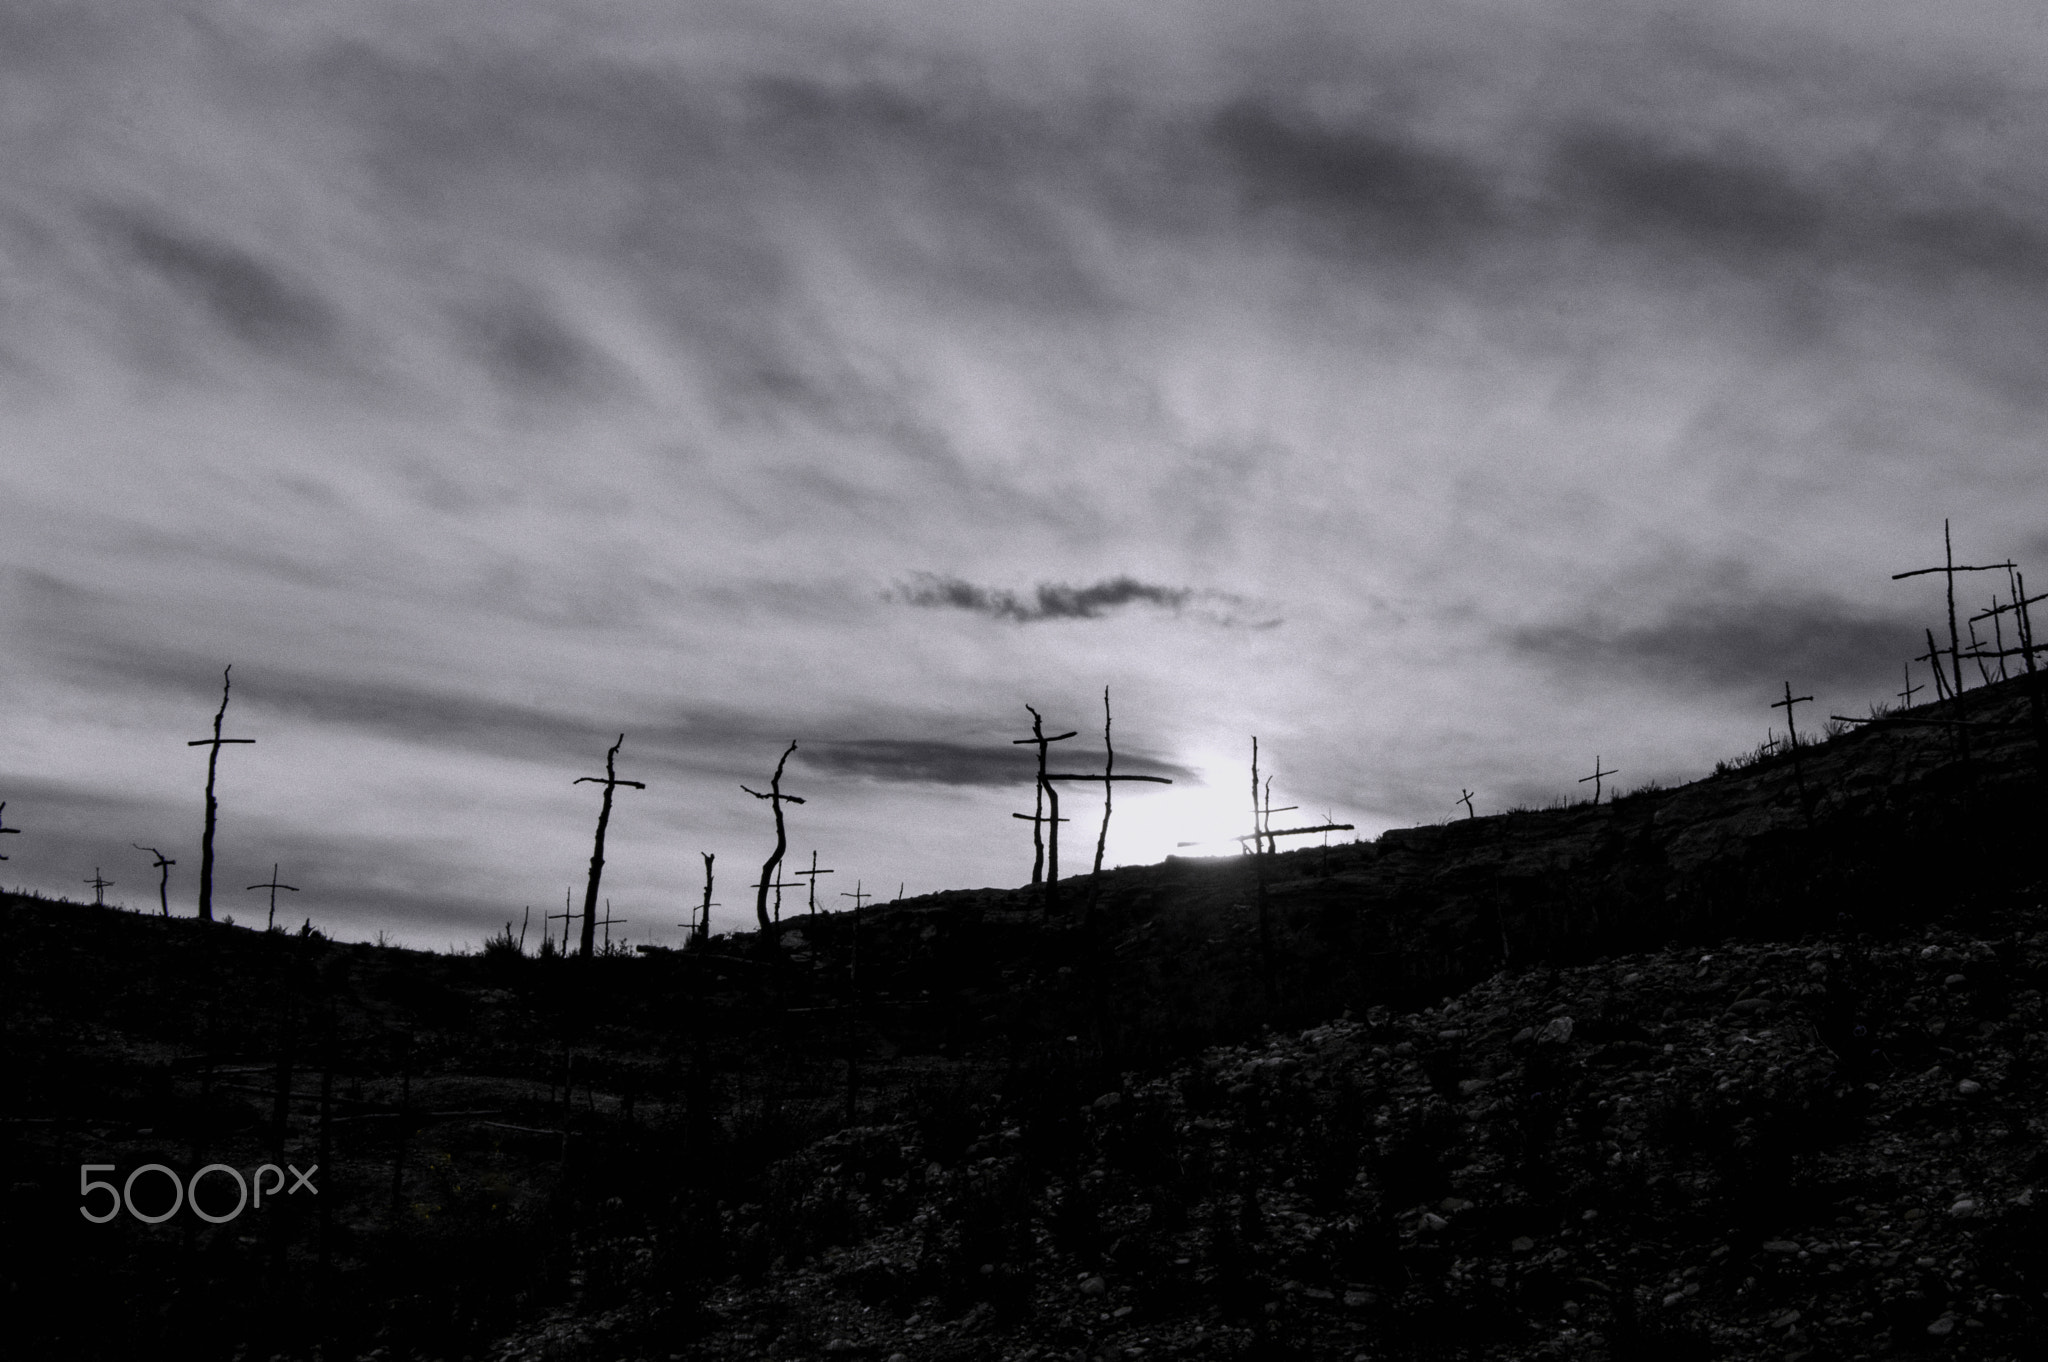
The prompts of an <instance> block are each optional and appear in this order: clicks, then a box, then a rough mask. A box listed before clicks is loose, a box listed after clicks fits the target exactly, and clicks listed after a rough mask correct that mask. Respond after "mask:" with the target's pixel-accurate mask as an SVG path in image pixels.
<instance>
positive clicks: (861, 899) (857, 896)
mask: <svg viewBox="0 0 2048 1362" xmlns="http://www.w3.org/2000/svg"><path fill="white" fill-rule="evenodd" d="M839 897H840V898H843V899H852V900H853V911H854V912H856V913H858V912H859V911H860V908H861V905H862V904H863V903H865V902H867V901H868V900H869V899H871V898H873V897H874V895H873V894H866V893H862V892H861V887H860V881H859V880H855V881H854V882H853V892H852V893H851V894H841V895H840V896H839Z"/></svg>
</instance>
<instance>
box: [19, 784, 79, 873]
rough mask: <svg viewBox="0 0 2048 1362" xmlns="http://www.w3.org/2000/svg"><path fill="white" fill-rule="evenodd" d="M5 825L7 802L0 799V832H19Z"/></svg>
mask: <svg viewBox="0 0 2048 1362" xmlns="http://www.w3.org/2000/svg"><path fill="white" fill-rule="evenodd" d="M6 823H7V801H6V800H4V799H0V832H20V831H21V829H20V828H10V827H7V826H6ZM6 859H7V858H6V857H5V856H0V861H4V860H6ZM94 873H95V874H97V873H98V872H94Z"/></svg>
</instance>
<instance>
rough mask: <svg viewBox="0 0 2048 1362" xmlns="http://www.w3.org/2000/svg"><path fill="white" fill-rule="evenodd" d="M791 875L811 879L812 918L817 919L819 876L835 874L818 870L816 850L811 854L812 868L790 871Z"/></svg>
mask: <svg viewBox="0 0 2048 1362" xmlns="http://www.w3.org/2000/svg"><path fill="white" fill-rule="evenodd" d="M789 873H790V874H792V875H805V876H808V877H809V878H810V882H811V895H810V898H811V916H812V917H816V916H817V915H818V876H820V875H830V874H832V873H833V872H832V871H831V870H820V869H818V853H817V851H816V850H815V849H814V850H813V851H812V852H811V868H810V869H809V870H792V871H790V872H789Z"/></svg>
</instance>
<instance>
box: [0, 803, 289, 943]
mask: <svg viewBox="0 0 2048 1362" xmlns="http://www.w3.org/2000/svg"><path fill="white" fill-rule="evenodd" d="M5 807H7V806H6V805H4V804H0V808H5ZM7 831H9V832H12V831H14V829H12V828H9V829H7ZM128 845H129V846H131V847H134V848H135V849H136V850H137V851H146V852H148V853H149V854H150V855H152V856H154V857H156V863H155V864H154V865H152V866H151V867H150V868H151V869H152V870H155V871H157V872H158V876H157V882H156V900H157V906H158V907H160V908H162V909H163V913H164V916H165V917H169V916H170V915H171V892H170V890H171V867H172V866H174V865H176V864H177V862H176V861H167V860H165V859H164V854H163V853H162V852H161V851H158V850H157V849H156V848H155V847H146V846H144V845H142V844H141V843H140V842H130V843H129V844H128ZM271 873H272V874H273V875H275V873H276V872H275V871H273V872H271Z"/></svg>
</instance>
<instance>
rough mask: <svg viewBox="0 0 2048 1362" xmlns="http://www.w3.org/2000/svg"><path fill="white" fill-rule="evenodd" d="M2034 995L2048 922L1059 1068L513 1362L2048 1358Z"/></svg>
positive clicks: (546, 1335) (813, 1153) (1766, 947)
mask: <svg viewBox="0 0 2048 1362" xmlns="http://www.w3.org/2000/svg"><path fill="white" fill-rule="evenodd" d="M2036 906H2038V905H2036ZM2008 925H2010V924H2008ZM2042 925H2043V926H2044V927H2048V919H2043V920H2042ZM2044 981H2048V930H2040V931H2026V930H2024V928H2023V927H2022V929H2020V930H2011V931H2004V932H2001V933H1999V934H1997V935H1995V936H1989V937H1979V936H1975V935H1971V934H1967V933H1964V932H1959V931H1956V930H1953V929H1950V928H1944V927H1931V928H1927V929H1924V930H1920V931H1917V932H1913V933H1910V934H1907V935H1904V936H1900V937H1896V938H1893V939H1889V940H1883V941H1878V940H1873V939H1870V938H1869V937H1865V936H1858V935H1855V934H1852V933H1843V934H1834V935H1828V936H1821V937H1811V938H1807V939H1804V940H1799V941H1788V942H1781V943H1765V942H1729V943H1726V944H1724V945H1720V946H1716V947H1713V948H1698V947H1688V948H1673V949H1669V950H1664V951H1659V952H1654V953H1647V954H1640V955H1629V956H1621V957H1615V958H1611V959H1606V960H1601V961H1598V962H1596V963H1592V964H1588V965H1584V966H1581V967H1575V968H1555V969H1552V968H1537V969H1532V970H1528V971H1524V972H1503V973H1501V974H1499V975H1496V976H1495V977H1493V978H1491V979H1489V980H1487V981H1485V982H1484V983H1482V984H1480V985H1479V986H1477V987H1475V988H1473V989H1471V990H1469V991H1468V992H1466V993H1465V994H1463V995H1462V996H1460V997H1457V998H1452V999H1446V1000H1444V1001H1443V1002H1442V1003H1441V1004H1440V1005H1438V1006H1435V1007H1431V1008H1427V1009H1425V1010H1421V1011H1416V1012H1410V1013H1406V1014H1402V1015H1389V1014H1388V1013H1386V1012H1385V1011H1384V1010H1382V1009H1372V1010H1370V1011H1368V1012H1367V1013H1366V1014H1365V1015H1363V1016H1354V1017H1346V1018H1344V1019H1341V1020H1334V1021H1331V1022H1329V1023H1327V1024H1325V1025H1321V1026H1317V1027H1314V1028H1311V1029H1308V1030H1305V1031H1301V1032H1299V1033H1294V1034H1286V1035H1271V1036H1269V1037H1267V1038H1266V1039H1264V1040H1263V1041H1262V1042H1261V1043H1256V1044H1247V1045H1240V1046H1228V1047H1222V1048H1215V1049H1211V1050H1208V1051H1207V1052H1205V1053H1204V1054H1202V1055H1201V1056H1200V1058H1199V1059H1198V1060H1194V1061H1192V1062H1187V1063H1183V1064H1180V1065H1177V1066H1174V1067H1172V1068H1169V1069H1166V1070H1164V1071H1161V1072H1155V1073H1149V1074H1138V1073H1132V1074H1127V1075H1125V1076H1124V1077H1123V1080H1122V1082H1121V1083H1120V1084H1119V1085H1118V1086H1116V1087H1114V1088H1110V1089H1108V1090H1105V1091H1101V1092H1076V1091H1071V1090H1067V1091H1062V1090H1061V1074H1060V1072H1059V1070H1058V1066H1057V1065H1048V1066H1042V1067H1041V1068H1039V1069H1038V1070H1036V1071H1031V1072H1023V1073H1020V1074H1019V1075H1018V1076H1017V1077H1016V1078H1015V1079H1014V1081H1012V1082H1011V1083H1010V1084H1009V1085H1008V1089H1007V1092H1006V1093H1005V1094H1003V1095H1000V1096H994V1097H991V1098H989V1099H988V1100H987V1101H985V1102H981V1103H973V1102H971V1101H965V1100H964V1099H963V1101H964V1105H963V1106H962V1107H960V1108H959V1109H955V1110H945V1109H941V1108H935V1107H932V1106H927V1107H926V1108H925V1109H923V1110H922V1111H921V1112H919V1113H914V1117H915V1119H912V1120H908V1121H905V1122H903V1123H900V1124H894V1125H876V1126H867V1127H861V1128H856V1129H851V1130H847V1131H843V1132H840V1133H838V1134H835V1135H833V1136H831V1137H830V1138H828V1139H825V1140H823V1141H820V1142H819V1143H817V1144H816V1145H814V1146H812V1147H811V1148H809V1149H806V1150H804V1151H803V1152H801V1153H799V1154H797V1155H795V1156H794V1157H791V1158H789V1159H787V1160H784V1161H783V1162H781V1163H780V1164H778V1165H776V1166H775V1167H774V1168H773V1169H772V1170H771V1172H770V1175H769V1176H768V1178H767V1179H766V1180H765V1182H764V1184H763V1185H764V1187H765V1188H766V1191H765V1192H764V1193H763V1195H762V1199H761V1200H758V1201H749V1202H746V1203H744V1204H734V1205H724V1206H721V1207H720V1208H719V1215H720V1228H721V1229H722V1231H723V1236H724V1238H725V1239H726V1241H727V1242H728V1244H729V1245H730V1250H729V1254H728V1258H727V1262H728V1265H730V1266H733V1267H737V1268H738V1272H737V1273H736V1274H734V1275H731V1276H729V1277H725V1278H724V1279H722V1280H718V1281H715V1282H711V1283H706V1284H705V1289H704V1290H702V1292H701V1293H689V1292H685V1293H683V1295H682V1296H678V1294H677V1293H676V1292H675V1291H674V1290H673V1287H674V1285H675V1283H674V1282H673V1281H662V1280H659V1279H657V1277H656V1275H655V1274H654V1272H653V1265H654V1264H656V1263H658V1262H660V1261H662V1255H661V1254H660V1253H659V1252H658V1251H657V1246H655V1245H653V1244H651V1243H649V1244H644V1245H642V1246H641V1254H640V1257H639V1262H640V1263H641V1264H642V1266H643V1268H645V1269H646V1272H645V1275H643V1276H642V1277H641V1279H640V1280H638V1281H637V1282H635V1283H633V1284H632V1285H633V1287H634V1288H635V1289H630V1290H628V1291H627V1293H626V1299H625V1300H624V1301H623V1303H621V1304H619V1305H617V1306H615V1307H614V1308H612V1309H610V1310H607V1311H595V1310H590V1309H587V1308H579V1307H577V1306H574V1305H571V1306H566V1307H564V1308H563V1309H561V1310H559V1311H557V1312H556V1313H555V1314H554V1315H553V1316H551V1317H550V1318H549V1320H547V1321H546V1322H545V1323H544V1324H542V1325H541V1326H539V1327H536V1328H534V1329H530V1330H527V1331H524V1332H522V1333H521V1334H519V1335H517V1336H515V1337H512V1338H508V1339H506V1340H504V1341H503V1342H502V1344H501V1345H500V1346H499V1347H498V1349H497V1350H496V1354H495V1355H496V1356H498V1357H500V1358H502V1359H505V1360H506V1362H511V1360H512V1359H520V1358H545V1357H557V1358H561V1357H583V1356H589V1357H600V1356H604V1357H610V1356H671V1357H678V1356H679V1357H691V1358H696V1357H706V1358H708V1357H774V1358H805V1357H820V1358H822V1357H827V1356H842V1355H843V1356H856V1357H858V1356H866V1357H875V1358H892V1359H893V1358H901V1359H907V1360H909V1362H924V1360H925V1359H950V1358H958V1359H965V1358H991V1359H993V1358H1003V1359H1015V1360H1016V1362H1024V1360H1025V1359H1037V1358H1045V1359H1050V1358H1063V1359H1070V1358H1071V1359H1078V1358H1142V1357H1240V1356H1265V1357H1289V1358H1361V1357H1362V1358H1375V1359H1376V1358H1382V1357H1385V1358H1401V1357H1411V1356H1443V1357H1461V1358H1475V1359H1476V1358H1487V1359H1495V1358H1497V1359H1522V1358H1535V1357H1556V1358H1566V1357H1570V1358H1588V1359H1594V1358H1622V1357H1635V1356H1650V1355H1652V1353H1653V1352H1654V1354H1655V1355H1657V1356H1659V1357H1665V1358H1688V1357H1696V1358H1702V1359H1705V1358H1728V1359H1748V1358H1772V1359H1779V1358H1785V1359H1797V1358H1802V1357H1811V1358H1815V1359H1832V1358H1844V1359H1847V1358H1859V1357H1876V1356H1885V1355H1891V1354H1899V1353H1907V1354H1910V1353H1915V1352H1926V1353H1929V1354H1935V1355H1947V1356H1953V1357H1957V1358H1964V1357H1968V1358H2021V1357H2029V1356H2038V1355H2039V1354H2038V1353H2037V1352H2035V1351H2034V1347H2035V1346H2036V1345H2037V1342H2038V1340H2037V1339H2036V1338H2035V1337H2034V1335H2035V1333H2036V1331H2037V1329H2038V1326H2039V1324H2040V1322H2041V1320H2042V1319H2043V1317H2044V1313H2048V1310H2044V1302H2048V1238H2044V1235H2043V1231H2044V1229H2048V1222H2044V1216H2048V1208H2044V1206H2043V1205H2042V1204H2040V1203H2041V1202H2043V1201H2048V1157H2044V1155H2043V1148H2044V1146H2043V1142H2042V1137H2043V1135H2044V1134H2048V1094H2044V1093H2043V1091H2042V1088H2041V1084H2040V1082H2039V1066H2040V1063H2041V1060H2040V1056H2041V1055H2042V1054H2043V1049H2044V1040H2048V1037H2044V1034H2043V1030H2044V1027H2048V1022H2044V1018H2043V1013H2042V994H2041V987H2042V985H2043V982H2044ZM2037 1188H2038V1189H2039V1190H2038V1191H2037ZM613 1257H614V1261H617V1260H618V1255H617V1254H616V1253H615V1254H614V1255H613ZM631 1275H632V1270H631V1269H630V1268H629V1269H628V1270H627V1276H628V1277H630V1276H631ZM688 1296H694V1297H695V1298H694V1299H688V1300H686V1299H684V1297H688Z"/></svg>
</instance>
